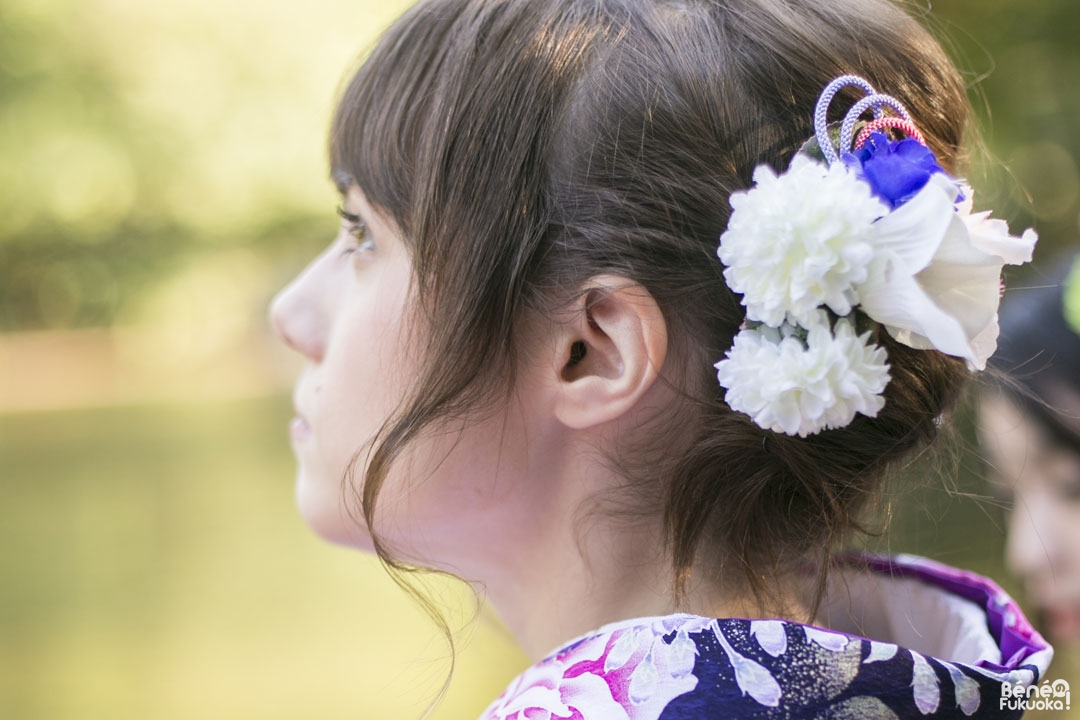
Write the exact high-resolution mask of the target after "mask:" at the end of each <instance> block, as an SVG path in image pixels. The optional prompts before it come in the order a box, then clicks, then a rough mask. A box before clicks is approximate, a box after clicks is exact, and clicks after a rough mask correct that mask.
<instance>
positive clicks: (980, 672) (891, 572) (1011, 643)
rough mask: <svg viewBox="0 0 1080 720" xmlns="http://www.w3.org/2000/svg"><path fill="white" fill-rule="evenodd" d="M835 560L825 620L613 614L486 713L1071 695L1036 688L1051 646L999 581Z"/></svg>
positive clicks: (902, 562)
mask: <svg viewBox="0 0 1080 720" xmlns="http://www.w3.org/2000/svg"><path fill="white" fill-rule="evenodd" d="M838 563H839V564H838V565H837V568H836V571H835V573H834V576H839V575H843V576H844V577H843V578H842V580H843V581H845V582H846V585H845V584H843V583H842V584H841V585H840V586H839V587H845V586H846V587H847V589H848V590H847V591H842V592H830V593H829V595H828V597H827V600H826V603H825V605H824V606H823V610H822V615H821V617H825V618H828V619H829V620H828V624H829V626H830V627H829V628H828V629H826V628H823V627H815V626H813V625H804V624H801V623H796V622H789V621H787V620H745V619H740V618H725V619H713V618H706V617H700V616H697V615H688V614H678V615H669V616H665V617H651V618H637V619H632V620H624V621H620V622H616V623H612V624H610V625H606V626H604V627H602V628H600V629H599V630H596V631H594V632H591V633H589V634H587V635H584V636H582V637H580V638H577V639H575V640H573V641H571V642H569V643H567V644H566V645H564V646H563V647H561V648H559V649H558V650H556V651H555V652H553V653H552V654H550V655H549V656H548V657H546V658H544V659H543V660H541V661H540V662H538V663H536V664H535V665H533V666H532V667H530V668H528V669H527V670H525V672H523V673H522V674H521V675H519V676H518V677H517V678H515V679H514V681H513V682H511V683H510V686H509V687H507V689H506V690H505V691H504V692H503V694H502V695H501V696H499V698H498V699H496V700H495V702H493V703H492V704H491V706H490V707H488V709H487V710H486V711H485V712H484V713H483V715H482V716H481V720H711V719H713V718H821V719H822V720H824V719H826V718H828V719H836V720H841V719H847V718H851V719H853V720H854V719H856V718H871V719H877V718H880V719H882V720H884V719H887V718H920V719H922V718H926V719H927V720H929V719H930V718H1014V717H1020V715H1021V714H1022V713H1023V708H1024V707H1025V706H1024V705H1023V703H1024V702H1031V700H1032V696H1031V692H1032V691H1031V690H1029V688H1033V687H1034V690H1035V691H1036V695H1035V696H1034V697H1036V698H1037V697H1038V691H1042V697H1044V698H1049V701H1051V702H1054V701H1056V702H1059V703H1061V707H1062V709H1064V708H1065V706H1066V703H1068V702H1069V701H1070V700H1071V698H1069V696H1068V687H1067V686H1065V687H1064V688H1060V687H1058V685H1060V684H1061V683H1063V682H1064V681H1058V682H1057V683H1055V684H1054V686H1053V687H1051V686H1050V685H1049V684H1048V683H1045V682H1044V685H1045V687H1042V688H1040V687H1038V686H1037V683H1038V682H1039V681H1040V679H1042V678H1043V676H1044V675H1045V674H1046V670H1047V666H1048V665H1049V664H1050V659H1051V657H1052V656H1053V649H1052V648H1051V647H1050V645H1048V644H1047V642H1046V641H1045V640H1043V638H1042V636H1040V635H1039V633H1038V632H1036V631H1035V630H1034V629H1033V628H1032V627H1031V625H1030V624H1029V623H1028V621H1027V619H1025V617H1024V615H1023V614H1022V613H1021V611H1020V608H1019V607H1018V606H1017V605H1016V603H1015V602H1013V600H1012V599H1011V598H1009V596H1008V595H1007V594H1006V593H1005V592H1004V591H1003V590H1002V589H1001V588H999V587H998V586H997V585H996V584H995V583H994V582H993V581H991V580H988V579H986V578H984V577H981V576H979V575H975V574H974V573H969V572H965V571H962V570H957V569H954V568H950V567H948V566H946V565H942V564H940V563H936V562H933V561H931V560H927V559H925V558H920V557H915V556H910V555H908V556H892V557H889V556H877V555H866V554H861V555H851V556H847V557H846V558H845V559H843V560H840V561H838ZM867 571H869V572H867ZM833 618H837V620H836V622H833ZM839 618H843V619H842V620H841V619H839ZM1018 693H1019V695H1017V694H1018ZM1025 693H1026V694H1025ZM1055 693H1056V695H1055ZM1026 707H1031V705H1027V706H1026ZM1049 707H1056V705H1051V706H1049ZM1064 716H1065V715H1063V717H1064Z"/></svg>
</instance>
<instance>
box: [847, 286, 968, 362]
mask: <svg viewBox="0 0 1080 720" xmlns="http://www.w3.org/2000/svg"><path fill="white" fill-rule="evenodd" d="M891 270H892V269H891V268H888V269H887V270H886V274H887V275H888V276H889V277H888V279H887V280H885V281H882V282H879V283H877V284H876V286H875V287H873V288H868V287H865V286H864V287H863V288H860V290H859V293H860V296H861V297H862V310H863V312H865V313H866V314H867V315H869V316H870V317H871V318H873V319H874V320H876V321H877V322H879V323H881V324H882V325H884V326H885V329H886V330H888V331H889V334H890V335H892V336H893V337H894V338H896V339H897V340H898V341H900V342H902V343H903V344H905V345H908V346H909V347H913V348H916V349H927V348H929V347H935V348H937V349H938V350H940V351H941V352H943V353H946V354H948V355H955V356H957V357H963V358H967V359H970V360H972V361H974V360H975V357H974V353H973V352H972V350H971V347H970V345H969V344H968V341H967V336H966V335H965V334H964V328H963V326H962V325H961V324H960V323H959V322H958V321H957V320H956V318H954V317H951V316H950V315H949V314H948V313H946V312H944V311H943V310H942V309H941V308H939V307H938V306H937V305H936V304H935V303H934V301H933V300H932V299H931V298H930V296H929V295H927V294H926V292H925V291H924V290H923V289H922V288H921V287H920V286H919V283H918V282H917V281H916V279H915V278H914V277H912V276H910V275H906V274H904V273H902V272H899V271H896V272H891Z"/></svg>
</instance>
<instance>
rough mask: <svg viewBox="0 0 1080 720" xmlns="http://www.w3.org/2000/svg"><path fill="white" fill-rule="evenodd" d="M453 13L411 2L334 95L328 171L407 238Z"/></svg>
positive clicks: (338, 184)
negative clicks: (355, 189) (356, 190)
mask: <svg viewBox="0 0 1080 720" xmlns="http://www.w3.org/2000/svg"><path fill="white" fill-rule="evenodd" d="M456 20H457V13H455V12H453V8H452V7H448V6H446V5H443V6H439V7H431V5H430V4H426V3H421V4H420V5H417V6H414V7H413V8H412V9H410V10H409V11H408V12H407V13H406V14H405V15H403V16H402V17H401V18H400V19H399V20H398V21H397V22H395V23H394V25H393V26H391V27H390V28H389V29H388V30H387V31H386V32H385V33H384V34H383V36H382V37H381V38H380V39H379V41H378V43H377V44H376V46H375V48H374V50H373V51H372V53H371V55H370V56H369V57H368V58H367V59H366V60H365V61H364V62H363V64H362V65H361V66H360V68H359V69H358V70H357V71H356V72H355V73H354V75H353V77H352V79H351V80H350V81H349V84H348V85H347V86H346V88H345V90H344V92H343V93H342V94H341V97H340V99H339V100H338V104H337V108H336V110H335V112H334V116H333V120H332V124H331V128H330V137H329V155H330V172H331V177H332V178H333V180H334V182H335V184H337V186H338V188H339V189H340V190H345V188H346V187H347V186H348V185H349V184H350V183H352V182H355V183H356V184H357V185H359V186H360V187H361V188H362V189H363V191H364V194H365V195H366V197H367V199H368V200H369V201H370V202H372V203H373V204H374V205H376V206H378V207H379V208H380V209H381V210H383V211H384V212H386V213H387V214H388V215H389V216H390V218H391V219H393V220H394V221H395V223H396V224H397V225H398V227H399V228H400V229H401V230H402V231H403V234H404V235H405V239H406V240H407V241H408V240H409V236H410V234H411V233H410V229H411V227H412V225H413V222H412V218H411V217H410V208H413V207H415V202H414V200H415V199H416V198H415V194H416V192H417V189H416V169H417V168H418V167H424V165H423V161H422V159H421V155H422V154H423V153H424V151H425V147H424V145H425V142H424V139H425V138H428V137H430V136H431V131H432V130H433V128H429V127H428V125H429V124H430V123H431V122H432V105H433V96H434V95H435V94H436V93H435V87H436V85H437V84H438V79H439V75H440V72H439V71H440V68H442V67H443V66H444V64H445V58H446V56H447V54H448V51H449V48H448V46H449V43H448V39H449V38H450V37H452V36H453V34H452V33H451V32H450V30H451V28H452V27H453V26H454V24H455V21H456Z"/></svg>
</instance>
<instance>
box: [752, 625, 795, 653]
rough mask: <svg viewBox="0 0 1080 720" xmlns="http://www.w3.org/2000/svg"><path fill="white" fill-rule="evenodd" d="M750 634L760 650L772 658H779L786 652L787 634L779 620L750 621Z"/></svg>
mask: <svg viewBox="0 0 1080 720" xmlns="http://www.w3.org/2000/svg"><path fill="white" fill-rule="evenodd" d="M750 634H751V635H752V636H754V637H755V638H757V641H758V645H760V646H761V649H762V650H764V651H765V652H767V653H769V654H770V655H772V656H773V657H779V656H780V655H783V654H784V651H785V650H787V633H785V632H784V623H782V622H780V621H779V620H751V621H750Z"/></svg>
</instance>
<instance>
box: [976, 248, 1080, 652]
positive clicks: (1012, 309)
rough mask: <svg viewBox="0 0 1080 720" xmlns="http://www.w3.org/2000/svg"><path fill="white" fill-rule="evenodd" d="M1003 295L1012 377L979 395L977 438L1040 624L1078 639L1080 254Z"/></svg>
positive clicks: (1005, 357)
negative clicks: (1003, 503)
mask: <svg viewBox="0 0 1080 720" xmlns="http://www.w3.org/2000/svg"><path fill="white" fill-rule="evenodd" d="M1035 285H1036V286H1035V287H1031V288H1027V289H1020V288H1018V289H1017V290H1015V291H1013V292H1010V293H1008V294H1007V295H1006V300H1005V301H1004V302H1003V303H1002V309H1001V315H1000V322H1001V336H1000V339H999V349H998V354H997V355H996V356H995V358H994V360H995V363H994V364H995V365H996V367H997V368H999V369H1000V370H1003V371H1005V372H1006V373H1007V374H1008V380H1007V381H1005V382H1002V383H998V384H995V385H994V386H993V388H992V389H989V390H987V391H986V392H984V393H983V394H982V397H981V399H980V402H979V410H978V427H979V438H980V441H981V444H982V446H983V448H984V449H985V453H986V458H987V460H988V463H989V466H990V468H989V471H990V476H991V480H992V482H993V484H994V487H995V489H996V490H997V491H998V492H999V493H1000V494H1001V495H1003V496H1004V497H1005V499H1006V500H1007V501H1008V502H1009V504H1010V505H1011V511H1010V512H1009V522H1008V544H1007V550H1006V561H1007V564H1008V567H1009V568H1010V569H1011V570H1012V572H1014V573H1015V574H1016V575H1017V576H1018V577H1020V578H1022V579H1023V581H1024V586H1025V589H1026V592H1027V598H1028V601H1029V602H1030V603H1031V604H1032V605H1033V606H1034V607H1035V608H1037V612H1038V614H1039V615H1040V616H1041V617H1042V622H1040V623H1038V624H1039V625H1040V627H1045V628H1046V629H1047V631H1048V634H1049V635H1050V636H1051V637H1053V638H1054V640H1055V641H1056V642H1058V643H1060V644H1062V645H1065V646H1071V647H1072V648H1073V649H1074V650H1075V649H1076V648H1077V647H1078V646H1080V255H1072V256H1069V257H1065V258H1058V262H1057V263H1056V264H1055V266H1054V270H1053V271H1052V273H1051V275H1050V278H1049V279H1048V282H1047V283H1046V284H1042V283H1035Z"/></svg>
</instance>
